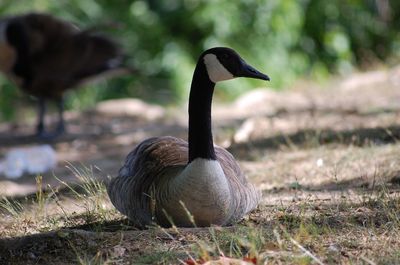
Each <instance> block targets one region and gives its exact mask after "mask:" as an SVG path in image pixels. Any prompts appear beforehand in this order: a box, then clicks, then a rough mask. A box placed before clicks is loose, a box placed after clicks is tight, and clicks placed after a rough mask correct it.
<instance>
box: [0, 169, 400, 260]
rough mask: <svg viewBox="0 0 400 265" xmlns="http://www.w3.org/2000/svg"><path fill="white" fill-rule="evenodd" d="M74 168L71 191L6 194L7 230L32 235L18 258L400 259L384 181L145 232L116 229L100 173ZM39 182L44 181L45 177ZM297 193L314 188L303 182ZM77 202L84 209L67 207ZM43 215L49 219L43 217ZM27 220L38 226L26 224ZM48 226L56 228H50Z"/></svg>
mask: <svg viewBox="0 0 400 265" xmlns="http://www.w3.org/2000/svg"><path fill="white" fill-rule="evenodd" d="M70 166H71V165H70ZM71 170H72V172H74V174H75V175H76V177H77V178H79V179H80V180H81V181H82V182H80V184H79V185H76V186H72V185H70V184H66V183H63V182H61V183H62V185H65V186H66V187H68V190H69V193H64V194H62V193H60V191H59V190H58V191H54V190H50V191H46V192H44V191H40V189H39V190H38V192H37V193H36V198H35V199H34V200H30V201H29V200H28V203H25V204H27V205H24V204H22V203H20V202H18V201H14V200H10V199H7V198H5V199H3V201H2V202H1V204H0V205H1V208H2V210H3V217H2V218H3V220H8V224H10V226H7V227H6V229H7V231H8V233H7V234H3V235H2V237H6V238H13V237H15V236H22V238H25V240H26V243H25V244H24V245H23V246H21V249H20V250H18V251H16V253H15V252H14V254H15V256H13V258H15V259H16V260H17V261H20V262H21V263H22V261H23V260H25V259H26V258H27V257H26V253H34V254H32V255H33V257H35V258H34V259H33V260H35V262H38V261H40V262H45V261H48V260H50V259H51V258H52V257H54V253H58V254H57V255H58V258H59V259H60V260H61V259H62V258H63V259H64V258H66V260H67V261H68V262H71V263H74V264H120V263H121V264H124V263H126V262H128V263H129V261H134V262H133V264H202V263H206V262H211V261H214V262H218V261H219V262H220V263H221V264H222V262H223V261H227V260H229V261H230V262H232V264H234V262H239V261H243V260H246V262H255V264H266V263H268V264H280V263H282V262H283V263H290V264H338V263H344V264H354V263H366V264H378V263H379V264H392V263H396V262H399V261H400V255H399V252H398V249H399V247H400V242H399V241H398V240H397V238H398V236H399V235H400V229H399V228H400V221H399V218H400V214H399V213H400V196H399V193H397V192H395V191H393V189H392V188H391V187H387V186H385V185H377V186H375V187H374V189H373V190H371V189H370V190H363V189H360V190H359V191H358V193H357V194H352V195H349V194H347V195H346V194H342V195H340V196H339V199H338V198H337V197H335V196H332V197H330V198H329V199H321V200H318V199H315V198H312V196H308V197H307V196H306V197H301V198H300V197H299V199H298V200H296V201H290V202H283V201H282V202H281V203H280V204H274V205H269V204H268V203H267V202H264V203H263V204H262V205H261V206H260V207H259V209H258V210H257V211H255V212H253V213H252V214H251V215H250V216H249V217H248V218H247V219H245V220H243V221H242V222H241V223H240V224H238V225H235V226H233V227H227V228H220V227H212V228H193V229H179V228H171V229H161V228H151V229H149V230H145V231H138V230H136V229H134V228H132V227H129V226H127V227H126V229H120V228H116V229H114V230H112V229H111V230H110V226H111V223H112V222H113V221H115V220H117V221H118V220H122V221H123V219H124V217H122V216H120V215H119V214H118V213H116V212H115V210H114V209H112V207H111V206H110V205H109V202H107V197H106V196H105V189H104V184H102V183H100V182H97V181H96V180H95V179H94V176H93V169H92V168H90V167H89V168H88V167H82V168H77V167H72V166H71ZM37 183H38V188H40V187H41V186H42V185H41V184H40V178H37ZM290 190H291V191H293V189H289V191H290ZM296 192H308V191H306V190H304V188H303V187H299V188H298V190H297V191H296ZM50 195H51V196H50ZM71 195H72V196H71ZM70 204H72V205H75V206H76V209H80V211H81V212H77V211H72V212H71V211H69V210H67V208H69V207H67V205H70ZM44 205H47V206H49V205H53V207H54V206H56V208H59V210H60V211H58V212H57V211H56V212H54V213H53V214H47V215H43V214H39V213H40V212H39V209H43V208H44V207H45V206H44ZM29 209H30V210H29ZM22 213H23V214H22ZM44 216H45V217H46V219H42V218H43V217H44ZM96 223H97V224H98V225H95V224H96ZM85 225H86V226H85ZM23 227H29V228H30V229H31V230H28V231H26V230H25V231H24V229H23ZM68 227H70V228H68ZM73 227H78V228H73ZM79 227H83V228H79ZM66 228H67V229H66ZM82 229H84V230H82ZM47 231H50V234H49V235H47V234H45V233H44V232H47ZM51 231H57V232H51ZM109 231H111V232H109ZM388 231H390V233H389V232H388ZM29 234H30V235H31V238H29V236H28V235H29ZM10 240H12V239H10ZM11 242H12V241H11ZM34 242H35V243H34ZM44 242H47V247H46V248H45V249H41V248H40V247H39V246H40V245H41V244H43V243H44ZM382 244H383V245H384V246H385V247H384V248H383V249H382ZM396 249H397V250H396ZM367 250H368V251H367ZM51 253H53V254H51ZM56 261H57V259H56ZM17 263H18V262H17ZM215 264H219V263H215ZM249 264H251V263H249Z"/></svg>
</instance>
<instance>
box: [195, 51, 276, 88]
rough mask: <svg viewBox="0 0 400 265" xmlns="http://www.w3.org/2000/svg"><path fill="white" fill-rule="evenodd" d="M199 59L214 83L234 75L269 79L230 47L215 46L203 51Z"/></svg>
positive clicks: (234, 76)
mask: <svg viewBox="0 0 400 265" xmlns="http://www.w3.org/2000/svg"><path fill="white" fill-rule="evenodd" d="M200 59H203V62H204V64H205V66H206V69H207V73H208V77H209V78H210V80H211V81H212V82H214V83H217V82H220V81H224V80H229V79H233V78H236V77H249V78H255V79H261V80H267V81H269V80H270V79H269V77H268V76H267V75H265V74H263V73H261V72H259V71H258V70H256V69H254V68H253V67H252V66H250V65H248V64H247V63H246V62H245V61H244V60H243V59H242V58H241V57H240V55H239V54H238V53H237V52H235V51H234V50H232V49H230V48H225V47H216V48H212V49H209V50H207V51H205V52H204V53H203V54H202V56H201V57H200Z"/></svg>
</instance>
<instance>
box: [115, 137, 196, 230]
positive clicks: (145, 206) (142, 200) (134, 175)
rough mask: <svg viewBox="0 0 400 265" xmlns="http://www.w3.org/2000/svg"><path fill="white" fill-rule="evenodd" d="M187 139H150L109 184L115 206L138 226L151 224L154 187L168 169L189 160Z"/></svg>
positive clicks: (137, 148)
mask: <svg viewBox="0 0 400 265" xmlns="http://www.w3.org/2000/svg"><path fill="white" fill-rule="evenodd" d="M187 154H188V145H187V142H185V141H183V140H181V139H178V138H174V137H156V138H150V139H147V140H146V141H144V142H142V143H141V144H140V145H138V146H137V147H136V148H135V149H134V150H133V151H132V152H131V153H130V154H129V155H128V156H127V158H126V161H125V164H124V165H123V167H122V168H121V169H120V171H119V176H118V177H116V178H114V179H112V180H111V182H110V183H109V185H108V189H107V190H108V194H109V197H110V199H111V201H112V203H113V204H114V206H115V207H116V208H117V209H118V210H119V211H120V212H121V213H123V214H125V215H126V216H128V218H129V219H130V220H131V221H133V222H134V223H135V224H136V225H138V226H141V227H143V226H145V225H149V224H151V223H152V221H153V217H154V204H153V197H152V189H153V188H154V185H157V183H158V182H159V181H160V177H161V176H163V175H164V174H165V173H166V171H169V170H174V169H176V168H177V167H182V168H183V167H184V166H185V165H186V163H187V159H188V157H187Z"/></svg>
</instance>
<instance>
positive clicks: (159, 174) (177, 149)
mask: <svg viewBox="0 0 400 265" xmlns="http://www.w3.org/2000/svg"><path fill="white" fill-rule="evenodd" d="M235 77H250V78H256V79H262V80H269V77H268V76H267V75H264V74H262V73H260V72H259V71H257V70H255V69H254V68H253V67H251V66H249V65H248V64H247V63H246V62H245V61H244V60H243V59H242V58H241V57H240V56H239V55H238V54H237V53H236V52H235V51H234V50H232V49H229V48H222V47H217V48H212V49H209V50H207V51H205V52H203V53H202V54H201V56H200V58H199V60H198V62H197V65H196V69H195V71H194V75H193V80H192V85H191V90H190V97H189V143H187V142H186V141H184V140H181V139H178V138H175V137H171V136H164V137H155V138H150V139H147V140H145V141H144V142H142V143H140V144H139V145H138V146H137V147H136V148H135V149H134V150H133V151H132V152H131V153H130V154H129V155H128V156H127V158H126V161H125V165H124V166H123V167H122V168H121V169H120V171H119V176H118V177H116V178H113V179H112V180H111V181H110V183H109V184H108V187H107V191H108V195H109V197H110V199H111V202H112V203H113V204H114V206H115V207H116V208H117V209H118V210H119V211H120V212H121V213H123V214H125V215H126V216H128V218H129V219H130V220H131V221H133V222H134V223H135V225H137V226H139V227H145V226H146V225H149V224H151V223H152V222H155V223H157V224H159V225H161V226H170V225H171V224H175V225H177V226H183V227H190V226H194V225H196V226H210V225H212V224H214V225H228V224H232V223H235V222H236V221H238V220H240V219H241V218H242V217H243V216H244V215H245V214H246V213H248V212H249V211H251V210H253V209H254V208H255V207H256V206H257V204H258V202H259V199H260V193H259V192H258V191H257V190H256V189H255V187H254V186H253V185H252V184H250V183H249V182H247V179H246V177H245V175H244V174H243V172H242V171H241V170H240V167H239V165H238V163H237V162H236V161H235V159H234V157H233V156H232V155H231V154H230V153H229V152H228V151H226V150H225V149H223V148H221V147H218V146H214V144H213V138H212V132H211V101H212V96H213V91H214V86H215V83H217V82H220V81H223V80H228V79H233V78H235Z"/></svg>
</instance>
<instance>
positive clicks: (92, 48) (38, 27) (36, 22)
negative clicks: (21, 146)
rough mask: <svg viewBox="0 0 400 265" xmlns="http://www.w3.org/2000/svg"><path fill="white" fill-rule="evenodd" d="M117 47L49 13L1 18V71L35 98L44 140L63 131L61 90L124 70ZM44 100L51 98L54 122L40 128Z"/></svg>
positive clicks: (107, 40) (110, 41) (104, 38)
mask: <svg viewBox="0 0 400 265" xmlns="http://www.w3.org/2000/svg"><path fill="white" fill-rule="evenodd" d="M122 57H123V56H122V52H121V50H120V48H119V47H118V45H117V44H116V43H115V42H114V41H112V40H110V39H109V38H107V37H105V36H101V35H99V34H96V33H94V32H93V31H92V30H86V31H81V30H79V29H78V28H77V27H75V26H74V25H73V24H71V23H69V22H66V21H63V20H60V19H58V18H55V17H53V16H51V15H48V14H37V13H29V14H23V15H18V16H12V17H6V18H3V19H1V20H0V71H2V72H3V73H4V74H5V75H6V76H7V77H8V78H9V79H11V80H12V81H14V83H16V85H18V86H19V87H20V88H22V90H23V91H25V92H26V93H28V94H30V95H33V96H35V97H37V98H38V102H39V115H38V116H39V117H38V125H37V134H38V136H39V137H43V138H47V137H50V138H51V137H53V136H57V135H59V134H61V133H63V132H64V119H63V105H64V104H63V93H64V91H65V90H67V89H71V88H74V87H77V86H78V85H80V84H81V83H82V82H84V81H87V80H89V79H90V78H94V77H96V76H98V75H101V74H104V73H107V74H110V73H113V74H114V75H115V74H120V73H123V72H128V71H127V70H128V69H127V68H126V67H124V66H123V62H122V59H123V58H122ZM46 100H55V101H56V102H57V106H58V113H59V123H58V125H57V128H56V131H55V133H47V132H46V131H45V129H44V115H45V111H46Z"/></svg>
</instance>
